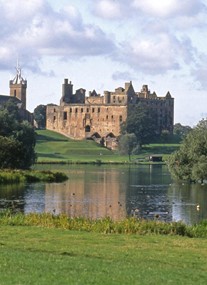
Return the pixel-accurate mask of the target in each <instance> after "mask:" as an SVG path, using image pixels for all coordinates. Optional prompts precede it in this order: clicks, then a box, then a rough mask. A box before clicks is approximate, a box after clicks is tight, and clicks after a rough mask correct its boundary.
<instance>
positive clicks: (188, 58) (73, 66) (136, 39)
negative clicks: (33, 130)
mask: <svg viewBox="0 0 207 285" xmlns="http://www.w3.org/2000/svg"><path fill="white" fill-rule="evenodd" d="M17 59H18V61H19V64H20V66H21V69H22V76H23V77H24V78H25V79H27V84H28V87H27V108H28V109H29V110H30V111H31V112H33V110H34V108H35V107H37V106H38V105H40V104H49V103H55V104H59V100H60V97H61V92H62V91H61V90H62V83H63V82H64V78H68V79H69V80H71V81H72V83H73V85H74V91H75V90H77V89H79V88H84V89H86V93H87V94H88V92H89V91H92V90H94V89H95V90H96V91H97V93H100V94H103V93H104V91H105V90H108V91H114V89H115V88H117V87H124V84H125V82H129V81H132V84H133V87H134V89H135V91H140V90H141V88H142V85H144V84H147V85H148V87H149V89H150V90H151V91H152V92H153V91H155V92H156V94H157V95H158V96H165V95H166V94H167V92H168V91H170V93H171V95H172V96H173V97H174V98H175V118H174V123H181V124H182V125H190V126H195V125H196V124H197V123H198V122H199V121H200V120H201V119H203V118H206V117H207V106H206V105H207V104H206V103H207V0H182V1H181V0H10V1H4V0H0V94H9V80H11V79H13V77H14V76H15V74H16V69H15V67H16V65H17Z"/></svg>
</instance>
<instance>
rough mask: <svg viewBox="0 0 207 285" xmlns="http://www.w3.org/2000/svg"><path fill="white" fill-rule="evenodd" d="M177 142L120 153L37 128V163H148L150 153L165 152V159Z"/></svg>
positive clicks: (174, 148)
mask: <svg viewBox="0 0 207 285" xmlns="http://www.w3.org/2000/svg"><path fill="white" fill-rule="evenodd" d="M178 147H179V145H176V144H150V145H147V146H145V147H143V149H142V151H141V152H140V154H138V155H132V156H131V161H129V157H128V156H127V155H120V154H119V153H118V152H115V151H111V150H109V149H107V148H105V147H102V146H100V145H99V144H97V143H95V142H94V141H92V140H82V141H76V140H71V139H69V138H67V137H65V136H63V135H61V134H58V133H56V132H53V131H48V130H37V144H36V152H37V156H38V159H37V163H97V164H100V163H117V164H118V163H143V162H144V163H146V162H147V160H148V157H149V155H152V154H163V157H164V159H165V158H166V156H168V155H169V154H170V153H172V152H173V151H174V150H176V149H178Z"/></svg>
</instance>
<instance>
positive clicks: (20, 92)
mask: <svg viewBox="0 0 207 285" xmlns="http://www.w3.org/2000/svg"><path fill="white" fill-rule="evenodd" d="M16 71H17V73H16V76H15V77H14V79H13V80H10V82H9V87H10V96H12V97H16V98H18V99H19V100H20V101H21V102H22V108H23V109H26V94H27V80H25V79H23V77H22V75H21V68H20V67H19V65H18V64H17V67H16Z"/></svg>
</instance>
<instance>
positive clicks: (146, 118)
mask: <svg viewBox="0 0 207 285" xmlns="http://www.w3.org/2000/svg"><path fill="white" fill-rule="evenodd" d="M121 133H122V134H127V133H128V134H132V133H134V134H135V135H136V138H137V142H138V144H139V145H140V146H142V145H143V144H147V143H150V142H152V141H153V140H154V139H155V137H156V136H157V117H156V114H155V113H154V112H153V110H152V109H150V108H147V107H146V106H145V107H143V106H142V105H141V104H138V105H131V106H130V107H129V109H128V116H127V119H126V122H124V123H123V124H122V126H121Z"/></svg>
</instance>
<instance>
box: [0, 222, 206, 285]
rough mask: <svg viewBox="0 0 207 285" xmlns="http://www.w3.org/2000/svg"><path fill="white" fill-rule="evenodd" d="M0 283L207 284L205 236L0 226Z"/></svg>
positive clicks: (42, 284)
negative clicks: (102, 232) (145, 234)
mask: <svg viewBox="0 0 207 285" xmlns="http://www.w3.org/2000/svg"><path fill="white" fill-rule="evenodd" d="M0 249H1V258H0V276H1V281H0V284H1V285H13V284H21V285H28V284H32V285H35V284H37V285H40V284H41V285H44V284H47V285H48V284H51V285H53V284H54V285H59V284H61V285H64V284H70V285H73V284H84V285H87V284H90V285H91V284H100V285H109V284H110V285H115V284H118V285H120V284H124V285H132V284H135V285H139V284H141V285H145V284H146V285H149V284H155V285H157V284H159V285H162V284H176V285H177V284H179V285H180V284H185V285H186V284H188V285H191V284H192V285H194V284H199V285H202V284H206V281H207V243H206V239H200V238H199V239H193V238H191V239H190V238H187V237H179V236H160V235H153V236H152V235H147V236H141V235H134V234H133V235H124V234H122V235H120V234H119V235H118V234H113V235H112V234H100V233H94V232H93V233H88V232H84V231H83V232H77V231H68V230H63V229H54V228H50V229H48V228H37V227H27V226H25V227H21V226H13V227H12V226H5V225H1V226H0Z"/></svg>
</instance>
